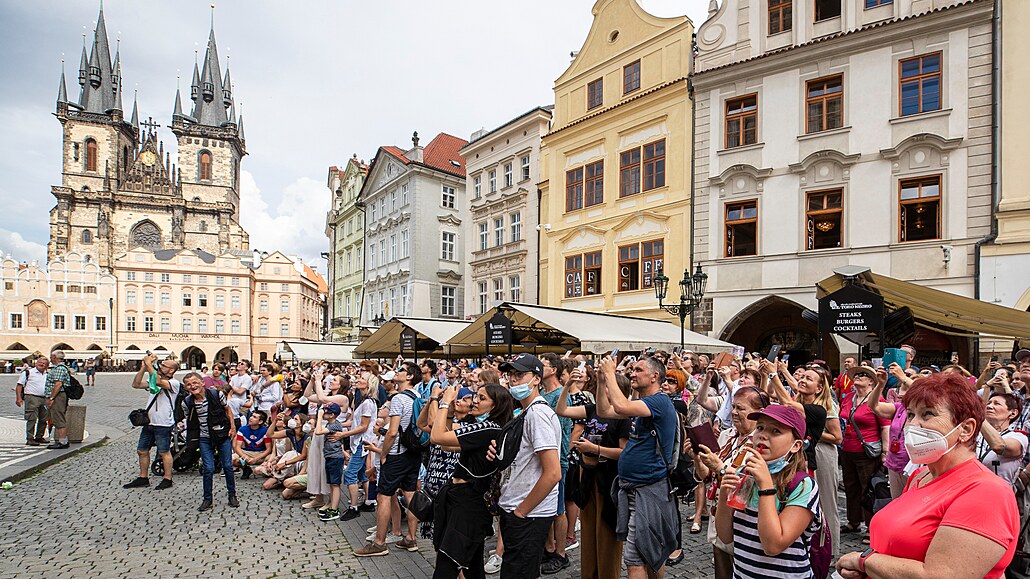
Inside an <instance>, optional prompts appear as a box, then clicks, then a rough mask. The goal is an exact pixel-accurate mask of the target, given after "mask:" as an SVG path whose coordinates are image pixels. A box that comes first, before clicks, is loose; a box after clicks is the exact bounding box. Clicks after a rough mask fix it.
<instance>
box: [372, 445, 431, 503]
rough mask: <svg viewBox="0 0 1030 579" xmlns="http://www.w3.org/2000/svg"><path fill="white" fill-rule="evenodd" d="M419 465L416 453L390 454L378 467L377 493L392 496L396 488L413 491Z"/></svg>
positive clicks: (416, 486)
mask: <svg viewBox="0 0 1030 579" xmlns="http://www.w3.org/2000/svg"><path fill="white" fill-rule="evenodd" d="M421 466H422V460H421V457H420V456H419V455H418V453H414V452H406V453H403V454H391V455H390V457H389V458H388V459H387V460H386V464H384V465H382V466H381V467H379V494H381V495H383V496H387V497H392V496H393V495H395V494H397V491H398V490H402V491H407V492H415V490H416V489H418V470H419V467H421Z"/></svg>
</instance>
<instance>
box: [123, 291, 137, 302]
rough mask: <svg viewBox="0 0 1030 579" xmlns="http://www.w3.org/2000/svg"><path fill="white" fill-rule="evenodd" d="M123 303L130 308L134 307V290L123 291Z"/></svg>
mask: <svg viewBox="0 0 1030 579" xmlns="http://www.w3.org/2000/svg"><path fill="white" fill-rule="evenodd" d="M125 303H126V304H128V305H130V306H134V305H136V290H126V291H125Z"/></svg>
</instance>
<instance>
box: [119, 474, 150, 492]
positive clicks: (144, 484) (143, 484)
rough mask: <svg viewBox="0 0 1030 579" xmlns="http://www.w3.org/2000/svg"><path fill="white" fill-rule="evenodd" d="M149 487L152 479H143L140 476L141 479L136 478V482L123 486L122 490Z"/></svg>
mask: <svg viewBox="0 0 1030 579" xmlns="http://www.w3.org/2000/svg"><path fill="white" fill-rule="evenodd" d="M148 486H150V479H149V478H143V477H141V476H140V477H136V480H134V481H132V482H131V483H128V484H124V485H122V488H123V489H141V488H143V487H148Z"/></svg>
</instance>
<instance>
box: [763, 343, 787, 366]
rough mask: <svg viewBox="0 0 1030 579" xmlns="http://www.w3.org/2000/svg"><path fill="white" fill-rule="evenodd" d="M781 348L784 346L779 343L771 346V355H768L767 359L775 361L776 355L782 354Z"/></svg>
mask: <svg viewBox="0 0 1030 579" xmlns="http://www.w3.org/2000/svg"><path fill="white" fill-rule="evenodd" d="M781 348H783V346H781V345H779V344H774V345H773V347H772V348H769V355H768V356H766V357H765V359H766V360H769V361H770V362H775V361H776V357H777V356H779V355H780V349H781Z"/></svg>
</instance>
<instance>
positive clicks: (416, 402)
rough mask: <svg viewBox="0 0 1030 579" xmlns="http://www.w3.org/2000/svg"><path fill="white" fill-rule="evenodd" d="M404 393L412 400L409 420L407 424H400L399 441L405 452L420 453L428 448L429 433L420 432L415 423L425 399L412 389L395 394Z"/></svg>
mask: <svg viewBox="0 0 1030 579" xmlns="http://www.w3.org/2000/svg"><path fill="white" fill-rule="evenodd" d="M404 394H407V395H408V397H409V398H411V400H412V407H411V421H410V422H409V423H408V424H407V426H405V425H403V424H402V425H401V432H400V441H401V444H402V445H404V447H405V448H406V449H407V452H418V453H422V452H425V451H427V450H429V433H428V432H422V429H420V428H419V427H418V425H417V424H416V423H417V422H418V415H419V414H420V413H421V412H422V407H424V406H425V405H426V399H425V398H422V397H421V396H419V395H418V394H416V393H415V392H414V391H413V390H405V391H404V392H401V393H400V394H397V396H401V395H404Z"/></svg>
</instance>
